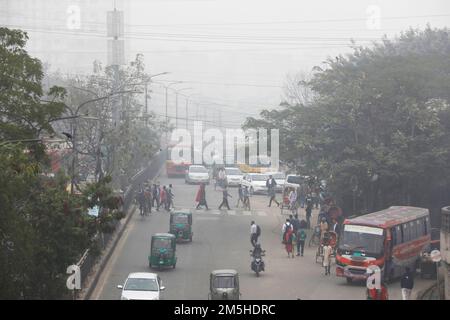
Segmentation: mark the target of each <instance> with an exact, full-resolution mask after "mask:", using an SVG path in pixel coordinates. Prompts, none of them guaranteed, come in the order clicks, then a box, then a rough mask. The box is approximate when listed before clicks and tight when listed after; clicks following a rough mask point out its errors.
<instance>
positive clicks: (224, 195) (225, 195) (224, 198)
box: [219, 186, 232, 210]
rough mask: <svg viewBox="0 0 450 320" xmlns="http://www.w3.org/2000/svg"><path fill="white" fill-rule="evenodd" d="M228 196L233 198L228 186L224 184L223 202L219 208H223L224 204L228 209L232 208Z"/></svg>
mask: <svg viewBox="0 0 450 320" xmlns="http://www.w3.org/2000/svg"><path fill="white" fill-rule="evenodd" d="M228 197H230V198H232V196H231V195H230V194H229V193H228V190H227V187H226V186H224V187H223V190H222V203H221V204H220V206H219V210H220V209H222V206H224V205H225V206H226V207H227V209H228V210H230V205H229V204H228Z"/></svg>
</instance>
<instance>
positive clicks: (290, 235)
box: [284, 228, 294, 258]
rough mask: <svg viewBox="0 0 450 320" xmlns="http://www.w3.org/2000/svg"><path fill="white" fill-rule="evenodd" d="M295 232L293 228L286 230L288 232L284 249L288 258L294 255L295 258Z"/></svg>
mask: <svg viewBox="0 0 450 320" xmlns="http://www.w3.org/2000/svg"><path fill="white" fill-rule="evenodd" d="M292 242H293V230H292V228H286V232H285V233H284V247H285V248H286V251H287V254H288V258H290V256H291V255H292V258H294V251H293V246H292Z"/></svg>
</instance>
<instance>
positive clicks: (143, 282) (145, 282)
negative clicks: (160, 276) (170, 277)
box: [124, 278, 158, 291]
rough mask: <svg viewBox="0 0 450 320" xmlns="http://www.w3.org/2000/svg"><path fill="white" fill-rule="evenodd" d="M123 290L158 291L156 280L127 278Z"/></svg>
mask: <svg viewBox="0 0 450 320" xmlns="http://www.w3.org/2000/svg"><path fill="white" fill-rule="evenodd" d="M124 290H132V291H158V283H157V281H156V279H145V278H129V279H128V281H127V283H126V284H125V288H124Z"/></svg>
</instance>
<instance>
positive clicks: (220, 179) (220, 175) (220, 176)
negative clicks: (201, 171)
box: [217, 168, 226, 188]
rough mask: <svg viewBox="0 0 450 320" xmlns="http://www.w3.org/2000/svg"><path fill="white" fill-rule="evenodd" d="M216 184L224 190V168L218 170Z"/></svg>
mask: <svg viewBox="0 0 450 320" xmlns="http://www.w3.org/2000/svg"><path fill="white" fill-rule="evenodd" d="M217 179H218V180H217V184H218V185H219V187H221V188H224V187H225V179H226V175H225V169H224V168H220V169H219V173H218V175H217Z"/></svg>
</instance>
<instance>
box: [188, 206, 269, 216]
mask: <svg viewBox="0 0 450 320" xmlns="http://www.w3.org/2000/svg"><path fill="white" fill-rule="evenodd" d="M182 210H189V211H191V212H192V214H193V215H215V216H219V215H228V216H258V217H266V216H267V215H268V214H267V212H265V211H264V210H250V211H248V210H243V209H232V210H219V209H209V210H206V209H193V208H184V209H182Z"/></svg>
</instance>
